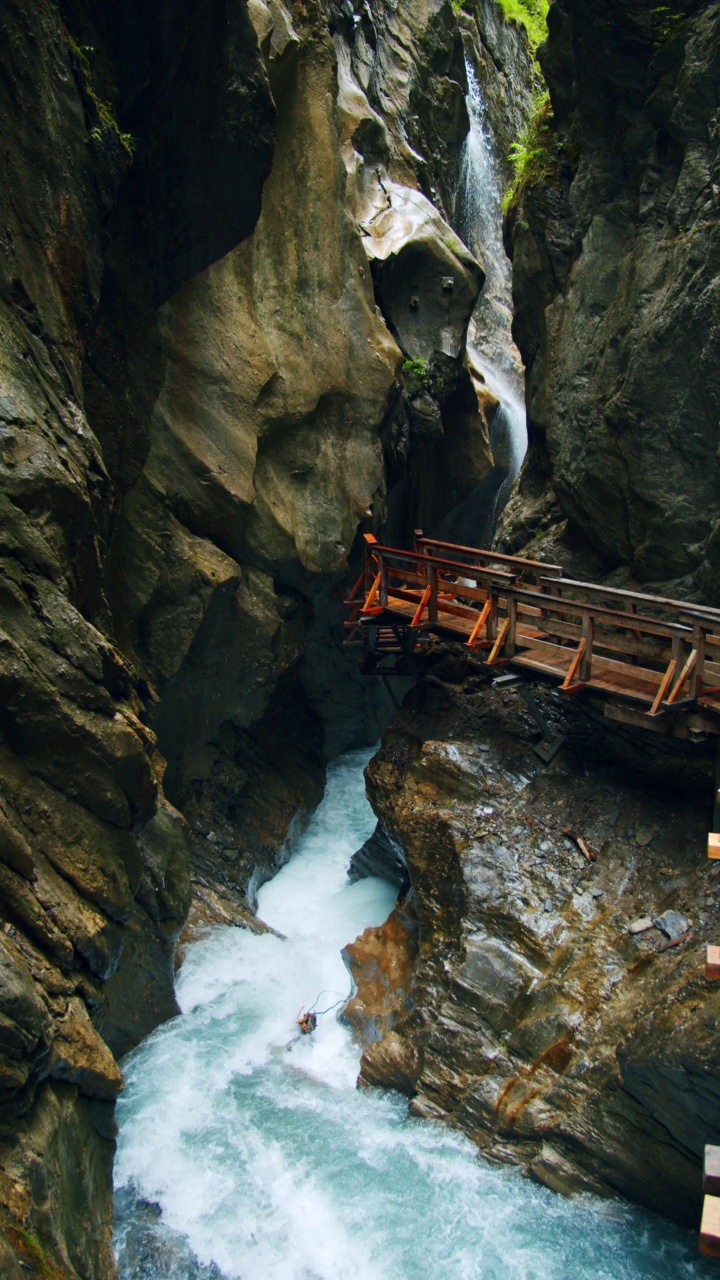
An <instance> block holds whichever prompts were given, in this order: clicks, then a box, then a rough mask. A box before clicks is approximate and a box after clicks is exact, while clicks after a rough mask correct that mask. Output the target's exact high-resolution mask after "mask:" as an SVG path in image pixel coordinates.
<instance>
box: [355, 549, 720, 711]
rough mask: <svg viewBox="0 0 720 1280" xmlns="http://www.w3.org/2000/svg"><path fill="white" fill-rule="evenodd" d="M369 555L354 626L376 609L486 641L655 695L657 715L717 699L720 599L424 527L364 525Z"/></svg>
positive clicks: (553, 667) (597, 683)
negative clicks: (596, 576)
mask: <svg viewBox="0 0 720 1280" xmlns="http://www.w3.org/2000/svg"><path fill="white" fill-rule="evenodd" d="M365 541H366V554H365V565H364V568H363V572H362V573H361V575H360V577H359V578H358V581H357V582H356V584H355V587H354V588H353V591H352V592H351V595H350V598H349V599H348V600H347V601H346V604H347V605H348V607H349V608H350V610H351V613H350V617H349V619H348V623H347V624H346V625H347V627H348V629H349V631H350V633H351V637H353V638H356V637H357V636H358V634H360V633H361V632H362V630H363V628H366V627H368V626H371V625H373V624H374V623H375V622H377V620H378V619H381V618H382V619H383V620H384V621H385V622H388V621H389V622H390V624H391V625H393V626H395V627H396V628H397V627H403V628H408V629H409V630H410V631H411V632H422V631H426V630H431V631H436V632H438V633H444V634H446V635H447V636H448V637H450V638H455V639H459V640H462V641H463V642H464V643H465V644H466V645H467V646H468V647H469V648H471V649H474V650H487V658H486V662H487V663H488V664H489V665H491V666H494V665H498V664H499V663H501V662H512V663H514V664H515V665H518V666H526V667H529V668H532V669H534V670H535V671H537V672H538V673H539V674H544V675H549V676H553V677H555V678H556V679H559V680H560V682H561V687H562V689H563V690H564V691H565V692H567V693H571V692H577V691H579V690H581V689H583V688H586V687H588V686H593V687H595V688H597V689H600V690H601V691H604V692H606V693H607V694H616V695H619V696H620V697H621V698H627V699H634V700H636V701H637V700H639V701H640V702H643V703H646V704H647V714H648V715H650V716H651V717H656V716H659V715H665V714H667V713H669V712H673V711H678V710H682V709H685V708H687V707H688V706H689V705H690V704H691V703H694V702H697V701H698V700H699V699H703V700H704V701H705V703H706V704H709V705H711V704H713V703H714V700H715V698H716V697H717V699H718V708H717V709H718V711H719V712H720V610H718V609H713V608H711V607H709V606H706V605H695V604H691V603H688V602H687V601H681V600H671V599H666V598H663V597H659V596H653V595H647V594H643V593H642V592H635V591H625V590H623V589H621V588H617V587H605V586H602V585H600V584H596V583H587V582H580V581H577V580H575V579H572V578H566V577H565V576H564V574H563V570H562V568H561V567H560V566H559V565H548V564H545V563H544V562H542V561H537V560H530V559H526V558H523V557H520V556H510V555H505V554H501V553H499V552H494V551H486V550H482V549H478V548H474V547H465V546H456V545H455V544H453V543H448V542H442V541H439V540H438V539H432V538H426V537H424V536H423V535H422V533H420V532H418V533H416V536H415V544H414V549H413V550H412V551H403V550H400V549H398V548H394V547H386V546H382V545H381V544H380V543H378V542H377V541H376V540H375V539H374V538H373V537H372V536H371V535H369V534H367V535H365Z"/></svg>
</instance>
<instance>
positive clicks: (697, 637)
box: [691, 623, 707, 698]
mask: <svg viewBox="0 0 720 1280" xmlns="http://www.w3.org/2000/svg"><path fill="white" fill-rule="evenodd" d="M706 634H707V633H706V631H705V628H704V627H703V626H701V624H700V623H698V624H697V626H696V627H695V634H694V636H693V649H695V650H696V652H697V661H696V663H695V674H694V676H693V679H692V683H691V688H692V696H693V697H694V698H699V697H700V696H701V694H702V691H703V683H704V680H705V636H706Z"/></svg>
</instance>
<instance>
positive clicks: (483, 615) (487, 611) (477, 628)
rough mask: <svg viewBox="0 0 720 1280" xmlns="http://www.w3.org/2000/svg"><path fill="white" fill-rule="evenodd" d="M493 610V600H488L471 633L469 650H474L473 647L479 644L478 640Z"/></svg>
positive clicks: (468, 643)
mask: <svg viewBox="0 0 720 1280" xmlns="http://www.w3.org/2000/svg"><path fill="white" fill-rule="evenodd" d="M491 609H492V600H491V599H489V598H488V599H487V600H486V601H485V603H484V605H483V607H482V610H481V612H480V614H479V615H478V620H477V622H476V623H475V626H474V627H473V629H472V631H471V632H470V639H469V640H467V641H466V644H467V647H468V649H472V648H473V646H474V645H475V644H476V643H477V638H478V636H479V635H480V632H481V631H482V629H483V627H484V626H485V623H486V622H487V620H488V618H489V616H490V610H491Z"/></svg>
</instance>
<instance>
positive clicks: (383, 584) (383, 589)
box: [380, 551, 388, 609]
mask: <svg viewBox="0 0 720 1280" xmlns="http://www.w3.org/2000/svg"><path fill="white" fill-rule="evenodd" d="M387 602H388V587H387V564H386V561H385V556H384V555H383V553H382V551H381V552H380V603H381V605H382V606H383V608H384V609H387Z"/></svg>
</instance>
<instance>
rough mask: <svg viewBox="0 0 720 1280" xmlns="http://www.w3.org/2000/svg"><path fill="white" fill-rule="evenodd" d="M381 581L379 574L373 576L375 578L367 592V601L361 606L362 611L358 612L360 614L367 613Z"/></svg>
mask: <svg viewBox="0 0 720 1280" xmlns="http://www.w3.org/2000/svg"><path fill="white" fill-rule="evenodd" d="M381 581H382V575H381V574H379V573H377V574H376V575H375V577H374V578H373V584H372V586H371V588H370V590H369V591H368V593H367V600H366V601H365V603H364V605H363V607H362V609H361V610H360V612H361V613H367V612H368V610H369V608H370V606H371V605H372V603H373V601H374V599H375V597H376V595H377V593H378V591H379V590H380V583H381Z"/></svg>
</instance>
